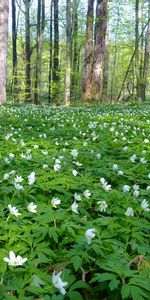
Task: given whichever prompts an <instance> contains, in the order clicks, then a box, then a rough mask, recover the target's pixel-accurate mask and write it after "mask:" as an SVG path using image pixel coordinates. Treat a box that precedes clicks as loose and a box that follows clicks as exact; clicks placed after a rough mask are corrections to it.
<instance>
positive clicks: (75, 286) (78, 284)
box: [69, 280, 90, 291]
mask: <svg viewBox="0 0 150 300" xmlns="http://www.w3.org/2000/svg"><path fill="white" fill-rule="evenodd" d="M82 288H84V289H87V290H89V289H90V286H89V285H88V284H87V283H86V282H85V281H82V280H79V281H77V282H75V283H74V284H73V285H71V287H70V288H69V291H73V290H76V289H82Z"/></svg>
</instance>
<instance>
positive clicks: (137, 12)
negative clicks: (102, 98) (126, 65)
mask: <svg viewBox="0 0 150 300" xmlns="http://www.w3.org/2000/svg"><path fill="white" fill-rule="evenodd" d="M135 80H136V98H137V100H140V99H141V90H140V87H141V85H140V73H139V0H136V1H135Z"/></svg>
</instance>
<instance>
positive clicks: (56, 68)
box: [53, 0, 59, 102]
mask: <svg viewBox="0 0 150 300" xmlns="http://www.w3.org/2000/svg"><path fill="white" fill-rule="evenodd" d="M58 2H59V0H54V56H53V83H54V85H53V87H54V89H53V98H54V102H55V100H57V101H58V97H59V94H58V90H59V21H58Z"/></svg>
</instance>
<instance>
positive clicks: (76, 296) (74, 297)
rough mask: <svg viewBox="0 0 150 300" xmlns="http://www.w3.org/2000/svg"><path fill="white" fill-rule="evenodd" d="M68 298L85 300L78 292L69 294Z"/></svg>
mask: <svg viewBox="0 0 150 300" xmlns="http://www.w3.org/2000/svg"><path fill="white" fill-rule="evenodd" d="M68 297H69V299H70V300H83V298H82V296H81V294H80V293H79V292H76V291H71V292H69V293H68Z"/></svg>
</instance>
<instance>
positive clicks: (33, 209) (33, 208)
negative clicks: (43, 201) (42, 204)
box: [27, 202, 37, 214]
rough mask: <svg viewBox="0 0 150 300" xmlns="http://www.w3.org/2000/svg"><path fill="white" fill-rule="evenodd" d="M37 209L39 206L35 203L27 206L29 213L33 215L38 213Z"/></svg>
mask: <svg viewBox="0 0 150 300" xmlns="http://www.w3.org/2000/svg"><path fill="white" fill-rule="evenodd" d="M36 208H37V205H36V204H35V203H33V202H31V203H29V204H28V206H27V209H28V211H29V212H32V213H33V214H35V213H36V212H37V210H36Z"/></svg>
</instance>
